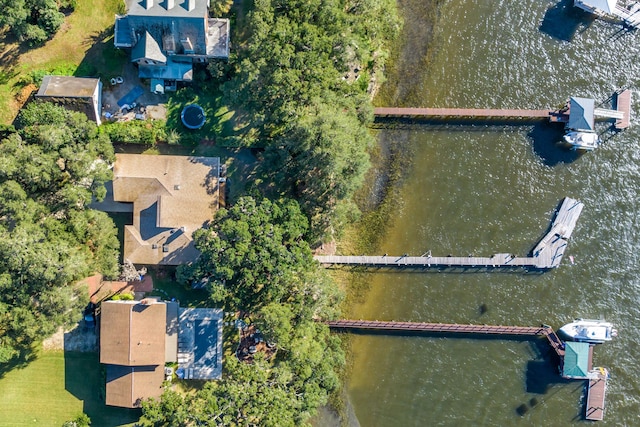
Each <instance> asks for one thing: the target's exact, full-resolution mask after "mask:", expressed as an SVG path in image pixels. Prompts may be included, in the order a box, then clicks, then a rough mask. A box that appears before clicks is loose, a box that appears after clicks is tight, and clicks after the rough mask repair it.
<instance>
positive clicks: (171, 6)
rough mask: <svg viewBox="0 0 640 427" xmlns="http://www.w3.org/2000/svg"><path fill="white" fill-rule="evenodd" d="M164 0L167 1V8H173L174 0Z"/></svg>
mask: <svg viewBox="0 0 640 427" xmlns="http://www.w3.org/2000/svg"><path fill="white" fill-rule="evenodd" d="M166 1H167V3H166V5H167V10H171V9H173V8H174V7H175V5H176V0H166Z"/></svg>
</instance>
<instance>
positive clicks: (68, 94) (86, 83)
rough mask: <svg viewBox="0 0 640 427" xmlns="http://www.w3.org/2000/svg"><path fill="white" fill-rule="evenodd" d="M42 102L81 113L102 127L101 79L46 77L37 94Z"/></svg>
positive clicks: (37, 97)
mask: <svg viewBox="0 0 640 427" xmlns="http://www.w3.org/2000/svg"><path fill="white" fill-rule="evenodd" d="M36 99H38V100H40V101H47V102H53V103H56V104H58V105H61V106H63V107H65V108H67V109H69V110H73V111H79V112H81V113H84V114H86V115H87V117H88V118H89V119H90V120H93V121H95V122H96V124H98V125H100V115H101V111H102V82H101V81H100V79H92V78H88V77H72V76H44V77H43V79H42V84H41V85H40V89H39V90H38V93H37V94H36Z"/></svg>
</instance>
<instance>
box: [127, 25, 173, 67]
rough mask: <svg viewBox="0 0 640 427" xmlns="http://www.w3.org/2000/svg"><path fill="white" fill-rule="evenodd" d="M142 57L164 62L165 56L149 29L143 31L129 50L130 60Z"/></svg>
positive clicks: (137, 59) (165, 60)
mask: <svg viewBox="0 0 640 427" xmlns="http://www.w3.org/2000/svg"><path fill="white" fill-rule="evenodd" d="M142 59H151V60H154V61H157V62H161V63H166V62H167V57H166V56H164V55H163V54H162V51H161V50H160V45H159V44H158V42H157V41H156V40H155V39H154V38H153V36H152V35H151V34H149V31H145V32H144V33H143V34H142V37H141V38H140V40H139V41H138V43H137V44H136V45H135V47H134V48H133V49H132V50H131V60H132V61H139V60H142Z"/></svg>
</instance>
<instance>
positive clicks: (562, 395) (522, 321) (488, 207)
mask: <svg viewBox="0 0 640 427" xmlns="http://www.w3.org/2000/svg"><path fill="white" fill-rule="evenodd" d="M427 3H428V2H427ZM570 3H571V2H568V1H566V2H561V3H555V2H551V1H541V0H524V1H517V2H516V1H511V0H473V1H469V0H465V1H463V0H449V1H445V2H441V4H440V6H439V7H438V8H437V14H438V20H437V23H436V25H435V26H434V27H433V32H432V34H430V27H429V26H428V25H426V24H424V21H421V19H424V18H425V17H426V16H429V15H430V14H433V13H434V11H433V10H432V9H429V7H430V6H429V5H427V4H426V3H425V2H424V0H402V1H401V2H400V5H401V8H402V10H403V14H404V16H405V34H404V39H403V42H402V46H401V47H400V48H399V49H398V51H397V52H396V63H397V67H396V68H395V69H392V70H390V78H389V81H388V83H387V85H386V86H385V87H384V88H383V91H382V93H381V95H380V97H379V99H378V104H379V105H389V106H416V107H417V106H430V107H469V108H472V107H475V108H536V109H537V108H549V107H555V106H558V105H559V104H561V103H563V102H564V101H565V100H566V99H567V98H568V97H569V96H571V95H576V96H586V97H593V98H595V99H596V100H604V99H606V98H607V97H608V96H610V95H611V93H612V92H613V91H614V90H615V89H617V88H619V87H622V86H625V87H631V88H632V89H635V90H638V89H640V87H639V86H640V85H639V84H638V78H639V77H640V62H639V61H638V54H639V53H640V34H638V33H626V32H621V31H620V27H617V26H615V25H611V24H607V23H603V22H600V21H593V20H591V19H589V18H588V16H587V15H585V14H583V13H581V12H579V11H575V10H573V9H572V8H571V7H570ZM429 36H430V37H429ZM429 41H430V43H428V42H429ZM427 47H428V49H427ZM634 95H635V98H634V99H633V102H632V127H631V128H630V129H629V130H627V131H626V132H624V133H621V134H618V135H616V136H615V137H613V138H611V139H609V140H608V141H607V142H606V144H605V145H604V146H603V147H601V148H600V149H598V150H597V151H595V152H593V153H590V154H587V155H584V156H581V157H572V156H571V155H570V154H569V153H567V152H565V151H562V150H560V149H558V148H556V147H555V146H554V145H553V143H552V141H553V140H554V139H557V138H559V137H560V135H561V131H560V132H558V131H557V130H556V129H554V128H553V127H550V126H549V125H546V124H537V125H521V126H508V125H497V126H485V125H477V126H468V125H467V126H454V125H447V126H443V125H440V126H425V125H412V126H400V127H399V128H396V129H388V130H384V131H382V132H381V133H380V138H381V139H384V140H386V141H390V143H394V142H397V141H407V140H408V141H409V146H410V148H411V150H412V158H413V161H412V165H411V169H410V170H409V171H408V178H407V179H406V181H405V182H404V185H403V187H402V188H401V189H400V197H399V199H400V202H399V204H398V206H397V208H396V211H395V212H394V216H393V219H392V222H391V223H390V224H389V227H388V228H387V230H386V231H385V235H384V236H383V238H382V244H381V246H380V247H379V248H375V249H377V251H378V252H379V253H380V254H382V253H389V254H403V253H411V254H418V255H419V254H422V253H424V252H426V251H427V250H431V251H432V252H433V254H434V255H447V254H450V253H451V254H454V255H462V256H464V255H467V254H474V255H478V256H484V255H491V254H493V253H497V252H506V253H514V254H518V255H526V254H527V253H528V251H529V250H531V248H532V247H533V246H534V244H535V243H536V241H537V240H538V239H539V238H540V237H541V236H542V234H543V233H544V232H545V231H546V229H547V226H548V224H549V220H550V219H551V215H552V212H553V210H554V209H555V208H556V207H557V205H558V203H559V201H560V200H561V199H562V198H563V197H565V196H570V197H573V198H577V199H579V200H581V201H582V202H584V204H585V208H584V210H583V214H582V216H581V217H580V219H579V221H578V224H577V227H576V229H575V231H574V234H573V237H572V240H571V242H570V244H569V248H568V251H567V255H572V256H573V257H574V259H575V264H573V265H572V264H571V263H570V262H569V259H568V257H565V259H564V260H563V264H562V265H561V266H560V267H559V268H558V269H556V270H553V271H551V272H548V273H545V274H542V275H524V274H510V273H399V272H396V273H393V272H389V273H369V276H367V278H366V280H367V281H369V282H371V291H370V293H369V294H368V296H367V298H366V300H365V301H364V302H363V303H362V304H361V305H358V306H356V307H353V309H352V312H351V313H349V316H350V317H352V318H357V319H358V318H362V319H377V320H405V321H425V322H459V323H485V324H504V325H522V326H535V325H539V324H541V323H547V324H550V325H552V326H554V327H556V328H558V327H560V326H562V325H563V324H564V323H567V322H569V321H570V320H572V319H573V318H574V317H595V318H600V317H604V318H606V319H607V320H610V321H612V322H614V323H615V324H616V325H617V326H618V329H619V330H620V337H619V338H618V339H616V340H615V341H613V342H611V343H607V344H605V345H601V346H598V347H597V348H596V349H595V352H594V364H595V365H596V366H599V365H600V366H606V367H608V368H610V371H611V374H612V379H611V380H610V381H609V389H608V393H607V411H606V415H605V421H604V422H603V423H602V424H603V425H629V426H631V425H639V424H640V417H639V415H638V414H640V367H638V365H637V362H636V361H637V360H640V346H639V345H638V342H640V331H639V330H638V320H637V319H638V318H639V317H640V316H639V315H640V313H639V311H640V310H639V302H640V268H639V267H640V258H639V255H638V253H639V251H638V246H639V244H638V242H639V237H640V236H639V234H640V232H639V227H638V223H639V222H640V217H639V215H638V211H639V209H638V208H639V204H640V199H639V197H638V190H639V189H640V174H639V173H638V172H639V167H638V165H639V164H640V163H639V161H640V154H639V153H640V139H639V136H640V126H638V125H639V124H640V123H639V122H640V120H638V117H640V104H639V103H638V101H637V97H638V94H637V93H635V94H634ZM353 343H354V344H353V349H354V363H353V369H352V372H351V375H350V378H349V382H348V395H349V399H350V402H351V404H352V405H353V408H354V410H355V414H356V415H357V417H358V420H359V422H360V424H361V425H362V426H423V425H472V424H473V425H500V426H506V425H515V424H517V423H520V424H521V425H545V426H553V425H567V424H572V423H574V424H576V423H581V422H582V421H581V418H582V414H583V413H584V409H583V407H582V403H581V396H582V394H583V385H584V382H583V381H563V380H561V378H560V377H559V376H558V375H557V374H556V366H554V365H553V364H552V363H551V361H552V359H551V358H550V356H549V348H548V346H546V345H545V344H544V342H542V344H541V342H540V341H535V340H533V341H527V340H493V339H490V340H488V339H469V338H442V337H438V336H432V337H406V336H404V337H403V336H383V335H356V336H354V340H353Z"/></svg>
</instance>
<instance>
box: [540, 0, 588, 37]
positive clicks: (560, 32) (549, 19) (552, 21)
mask: <svg viewBox="0 0 640 427" xmlns="http://www.w3.org/2000/svg"><path fill="white" fill-rule="evenodd" d="M594 21H595V16H594V15H592V14H590V13H587V12H585V11H583V10H581V9H579V8H577V7H574V6H573V0H560V1H559V2H558V3H556V4H555V5H553V6H551V7H550V8H549V9H547V11H546V12H545V14H544V18H543V19H542V22H541V23H540V27H539V29H540V31H541V32H543V33H545V34H548V35H550V36H551V37H553V38H554V39H558V40H562V41H567V42H570V41H571V40H573V38H574V37H575V35H576V34H577V33H578V32H582V31H585V30H586V29H587V28H589V27H590V26H591V25H592V24H593V22H594Z"/></svg>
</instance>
